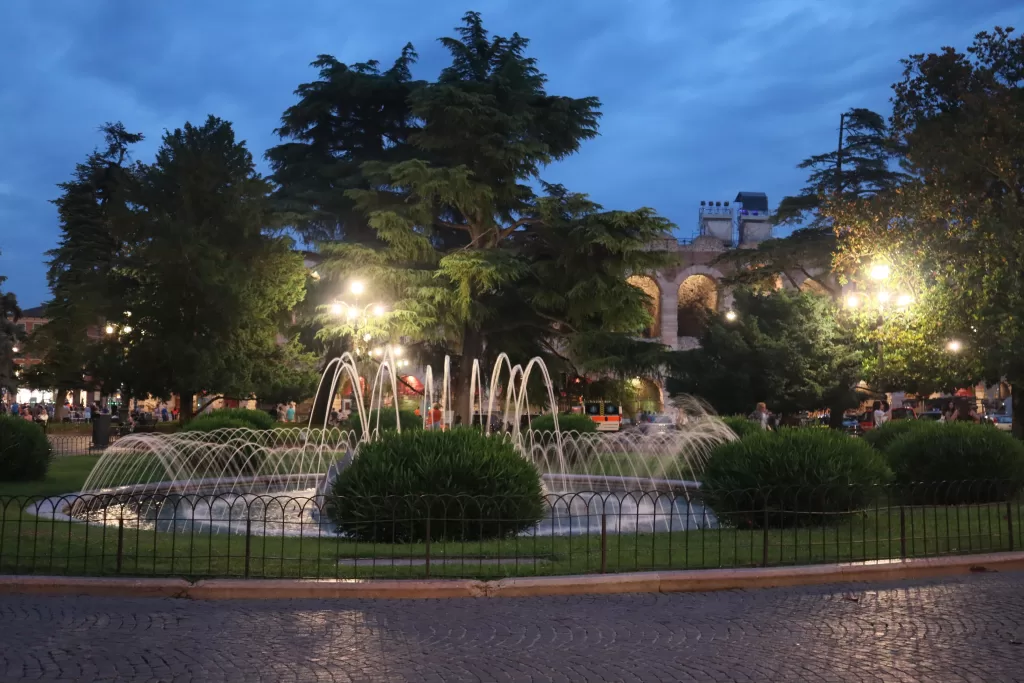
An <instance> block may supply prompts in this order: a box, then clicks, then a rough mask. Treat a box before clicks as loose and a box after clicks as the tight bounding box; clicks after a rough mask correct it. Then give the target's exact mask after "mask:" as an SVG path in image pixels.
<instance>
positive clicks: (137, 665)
mask: <svg viewBox="0 0 1024 683" xmlns="http://www.w3.org/2000/svg"><path fill="white" fill-rule="evenodd" d="M1022 640H1024V573H1000V574H983V575H982V574H978V575H972V576H968V577H963V578H958V579H945V580H936V581H927V582H914V583H898V584H881V585H872V586H869V587H866V586H864V585H851V586H827V587H810V588H795V589H777V590H762V591H750V592H724V593H706V594H675V595H621V596H587V597H571V598H528V599H525V598H524V599H486V600H485V599H464V600H444V601H441V600H438V601H369V600H334V601H310V600H296V601H270V600H268V601H259V602H257V601H244V602H241V601H225V602H206V603H204V602H192V601H186V600H164V599H118V598H89V597H73V598H49V597H46V598H40V597H31V596H30V597H10V596H7V597H4V596H0V681H3V682H4V683H6V682H7V681H22V680H36V679H43V680H67V681H90V682H91V681H161V682H171V681H174V682H177V681H204V682H206V681H211V682H219V681H247V682H252V681H275V682H276V681H437V682H442V681H443V682H455V681H531V682H540V681H563V682H568V681H623V682H629V683H632V682H635V681H814V682H816V683H817V682H829V681H976V682H978V683H994V682H995V681H1024V645H1022V644H1021V641H1022Z"/></svg>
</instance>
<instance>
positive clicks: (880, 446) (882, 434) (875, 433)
mask: <svg viewBox="0 0 1024 683" xmlns="http://www.w3.org/2000/svg"><path fill="white" fill-rule="evenodd" d="M926 424H928V421H927V420H890V421H889V422H886V423H885V424H883V425H882V426H881V427H875V428H874V429H869V430H868V431H866V432H864V436H863V437H861V438H863V439H864V441H865V442H867V443H868V445H870V446H872V447H874V448H875V449H877V450H879V451H881V452H883V453H884V452H886V451H887V450H888V449H889V446H890V445H892V443H893V441H895V440H896V439H898V438H900V437H901V436H903V435H904V434H906V433H907V432H909V431H911V430H914V429H918V428H919V427H921V426H923V425H926Z"/></svg>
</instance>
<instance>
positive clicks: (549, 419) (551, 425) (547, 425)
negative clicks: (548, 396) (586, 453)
mask: <svg viewBox="0 0 1024 683" xmlns="http://www.w3.org/2000/svg"><path fill="white" fill-rule="evenodd" d="M530 429H532V430H533V431H535V432H553V431H555V418H554V416H553V415H552V414H551V413H547V414H545V415H539V416H538V417H537V418H536V419H534V420H530ZM558 430H559V431H561V432H580V433H586V432H596V431H597V423H596V422H594V421H593V420H591V419H590V417H589V416H587V415H580V414H578V413H566V414H564V415H559V416H558Z"/></svg>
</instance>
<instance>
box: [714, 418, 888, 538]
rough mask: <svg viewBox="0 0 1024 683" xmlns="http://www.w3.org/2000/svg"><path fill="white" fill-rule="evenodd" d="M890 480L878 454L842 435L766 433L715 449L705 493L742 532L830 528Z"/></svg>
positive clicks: (789, 431)
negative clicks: (770, 528)
mask: <svg viewBox="0 0 1024 683" xmlns="http://www.w3.org/2000/svg"><path fill="white" fill-rule="evenodd" d="M891 475H892V473H891V472H890V471H889V468H888V467H887V466H886V463H885V460H884V458H883V457H882V454H881V453H879V452H878V451H876V450H875V449H873V448H871V447H870V446H868V445H867V444H866V443H864V442H863V441H861V440H860V439H855V438H852V437H850V436H847V435H846V434H843V433H842V432H839V431H835V430H831V429H801V428H793V429H789V428H783V429H780V430H779V431H777V432H766V431H764V430H761V431H760V433H758V434H750V435H748V436H746V437H744V438H742V439H738V440H736V441H730V442H728V443H724V444H722V445H720V446H718V447H717V448H715V450H714V451H712V453H711V457H710V459H709V460H708V463H707V466H706V467H705V470H704V476H703V477H702V485H701V495H702V496H703V498H704V501H705V503H706V504H707V505H709V506H710V507H711V509H712V510H714V512H715V514H716V515H717V516H718V518H719V520H721V521H723V522H726V523H728V524H730V525H732V526H735V527H738V528H751V527H754V528H763V527H764V526H765V525H766V524H767V525H768V526H770V527H782V526H808V525H825V524H831V523H834V522H837V521H840V520H841V519H842V518H843V517H844V516H845V515H846V514H848V513H850V512H852V511H854V510H857V509H859V508H862V507H863V506H864V505H865V504H867V503H868V502H869V501H870V500H871V498H872V497H874V495H875V494H876V493H877V487H878V486H879V485H881V484H884V483H885V482H887V481H888V480H889V479H890V478H891Z"/></svg>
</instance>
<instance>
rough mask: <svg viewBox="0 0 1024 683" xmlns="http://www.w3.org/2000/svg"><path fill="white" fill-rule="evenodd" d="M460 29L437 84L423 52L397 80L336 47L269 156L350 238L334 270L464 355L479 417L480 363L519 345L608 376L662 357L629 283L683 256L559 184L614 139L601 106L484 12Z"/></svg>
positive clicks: (310, 215) (661, 226) (312, 212)
mask: <svg viewBox="0 0 1024 683" xmlns="http://www.w3.org/2000/svg"><path fill="white" fill-rule="evenodd" d="M458 34H459V35H458V37H455V38H442V39H441V43H442V45H444V47H445V48H446V49H447V51H448V52H449V54H450V56H451V62H450V64H449V65H448V66H447V67H446V68H445V69H443V71H442V72H441V74H440V76H439V77H438V78H437V80H435V81H431V82H426V83H423V82H415V81H413V80H412V79H411V76H410V67H411V64H412V60H413V58H414V53H413V51H412V49H411V47H406V49H405V50H404V51H403V54H402V57H401V58H400V59H399V60H398V62H396V65H395V67H393V68H392V69H391V70H389V71H387V72H384V73H379V72H378V71H377V70H376V66H375V65H374V64H372V63H370V64H368V65H357V66H356V67H353V68H347V67H344V65H340V64H337V63H336V62H335V61H334V60H333V59H332V58H329V57H321V58H320V59H319V60H318V62H316V64H317V65H318V66H321V74H320V80H319V81H318V82H316V83H312V84H306V85H303V86H301V87H300V88H299V90H298V91H297V92H298V94H299V96H300V98H301V100H300V102H299V104H297V105H296V106H294V107H292V108H290V109H289V110H288V111H287V112H285V115H284V117H283V125H282V127H281V128H280V129H279V132H280V133H281V134H282V136H283V137H284V138H286V140H287V142H285V143H284V144H283V145H281V146H280V147H277V148H274V149H272V150H271V151H270V152H269V153H268V156H269V158H270V159H271V161H272V163H273V165H274V172H275V175H274V179H275V180H276V181H277V182H278V183H279V184H280V186H281V189H280V190H279V192H278V196H279V197H286V198H289V199H295V198H302V197H306V198H308V201H309V204H308V206H307V207H306V208H305V211H304V215H305V216H306V220H305V221H301V222H299V223H298V226H299V227H300V228H301V229H304V230H306V232H307V234H309V235H310V236H312V237H317V236H319V235H322V234H324V230H322V227H323V225H325V224H328V225H333V226H335V227H339V228H340V233H341V234H342V236H344V237H346V239H345V240H344V241H342V242H336V243H333V244H328V245H324V246H323V248H322V251H323V252H324V253H325V254H326V255H328V256H329V257H330V259H331V261H330V263H328V264H327V265H326V266H325V267H324V268H323V269H322V270H323V271H324V272H325V273H326V274H328V275H330V274H331V273H341V274H344V275H345V276H347V277H357V276H358V277H363V278H365V279H366V280H367V281H368V282H369V283H370V285H371V287H372V288H373V291H374V294H375V295H376V296H377V297H378V298H383V299H386V300H388V301H389V303H390V304H391V313H390V314H389V316H388V318H387V321H386V323H387V325H388V326H389V329H390V332H391V333H392V334H393V335H403V336H407V337H410V338H412V339H414V340H416V341H418V342H423V343H424V344H427V343H430V344H434V345H436V344H440V345H441V346H442V347H443V348H445V349H446V350H448V351H450V352H451V353H453V354H454V355H455V356H456V362H457V373H456V387H455V388H456V392H457V393H458V394H459V396H460V399H461V400H460V402H459V405H458V410H459V412H460V413H462V414H463V416H464V418H466V419H468V417H469V415H468V413H469V412H470V410H471V406H469V403H468V400H469V392H468V391H467V388H468V385H469V380H470V368H471V363H472V360H473V359H474V358H479V359H481V360H483V361H485V362H486V361H487V360H489V359H491V358H494V357H495V356H496V355H497V353H499V352H500V351H502V350H509V351H512V352H515V353H516V355H517V356H518V357H520V358H525V357H526V356H527V355H532V354H534V353H539V354H542V355H544V356H545V357H546V358H547V359H548V360H549V361H550V362H551V363H552V365H553V366H559V365H562V366H564V367H565V368H566V369H568V368H569V367H570V366H577V365H580V364H587V365H588V367H591V368H593V369H605V370H620V369H621V368H622V366H623V364H626V363H633V362H634V360H633V359H630V358H627V357H624V356H623V355H620V354H622V353H623V351H624V349H625V351H626V354H627V356H628V355H631V353H632V352H634V351H637V350H638V349H639V348H641V347H643V349H644V350H645V351H647V353H646V355H645V358H651V356H652V354H651V348H652V347H650V346H644V345H643V343H641V342H636V343H630V341H629V340H630V338H631V337H632V335H634V334H636V333H637V332H638V331H639V330H641V329H642V328H643V327H644V325H645V324H646V323H647V322H648V321H647V314H646V313H645V310H644V306H643V303H644V297H645V295H644V294H643V292H641V291H640V290H639V289H637V288H634V287H632V286H630V285H629V284H628V283H626V278H627V277H628V275H630V274H631V273H636V272H649V271H651V270H653V269H655V268H657V267H659V266H661V265H663V264H665V263H667V262H668V261H669V260H670V258H671V256H670V255H669V254H666V253H664V252H659V251H656V250H651V249H650V245H651V243H653V242H656V241H657V240H658V238H661V237H663V236H664V235H665V234H666V233H667V231H668V230H669V229H670V227H671V226H670V224H669V223H668V222H667V221H665V220H664V219H662V218H660V217H658V216H657V215H655V214H654V213H653V212H652V211H650V210H647V209H641V210H638V211H632V212H625V211H604V210H603V209H602V207H600V206H598V205H597V204H595V203H593V202H591V201H590V200H588V199H587V198H586V197H585V196H583V195H579V194H575V193H572V192H569V191H567V190H565V189H564V188H561V187H557V186H548V185H546V184H544V183H543V181H542V178H541V173H542V171H543V169H544V168H545V167H546V166H547V165H548V164H550V163H552V162H554V161H557V160H560V159H564V158H566V157H567V156H569V155H571V154H573V153H575V152H576V151H578V149H579V148H580V145H581V144H582V143H583V142H584V141H586V140H589V139H591V138H593V137H594V136H596V135H597V123H598V118H599V116H600V114H599V102H598V100H597V99H596V98H593V97H584V98H571V97H564V96H558V95H552V94H550V93H548V92H547V91H546V89H545V83H546V78H545V76H544V75H543V74H542V73H541V72H540V71H539V69H538V68H537V65H536V62H535V60H534V59H533V58H531V57H528V56H527V54H526V48H527V40H526V39H525V38H523V37H521V36H519V35H518V34H513V35H512V36H510V37H501V36H491V35H489V34H488V32H487V31H486V30H485V29H484V27H483V23H482V20H481V18H480V15H479V14H477V13H475V12H470V13H468V14H467V15H466V16H465V18H464V22H463V25H462V26H461V27H460V28H459V29H458ZM325 66H326V67H327V68H324V67H325ZM400 96H401V97H404V100H398V99H396V98H398V97H400ZM403 105H404V106H403ZM378 111H381V112H385V114H386V115H384V116H381V117H379V118H378V115H377V114H376V113H375V112H378ZM354 169H358V170H359V173H358V174H353V170H354ZM324 178H330V179H331V181H330V182H326V181H325V180H324ZM335 179H337V182H335ZM538 189H539V190H540V192H541V193H540V194H538ZM349 202H352V203H351V204H349ZM325 207H334V208H331V210H330V211H328V212H326V215H325V211H324V208H325ZM292 208H295V206H294V205H293V206H292ZM353 210H354V211H353ZM364 218H365V225H366V226H367V227H368V228H370V230H372V233H370V235H369V236H368V237H370V238H371V239H366V237H367V235H366V234H365V232H364V230H363V223H362V220H363V219H364ZM351 332H352V330H351V329H350V328H348V327H347V326H346V325H343V324H336V325H333V326H328V327H326V328H325V330H324V333H325V334H328V335H330V334H337V335H343V334H350V333H351ZM601 341H604V342H606V343H604V344H601V343H599V342H601ZM595 347H599V348H595ZM612 349H614V350H615V352H616V355H610V351H611V350H612ZM584 350H585V351H586V352H587V355H586V356H585V357H584V356H583V355H582V352H583V351H584ZM653 355H654V356H657V354H653ZM659 360H660V359H658V358H652V359H651V363H652V364H657V363H658V362H659Z"/></svg>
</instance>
